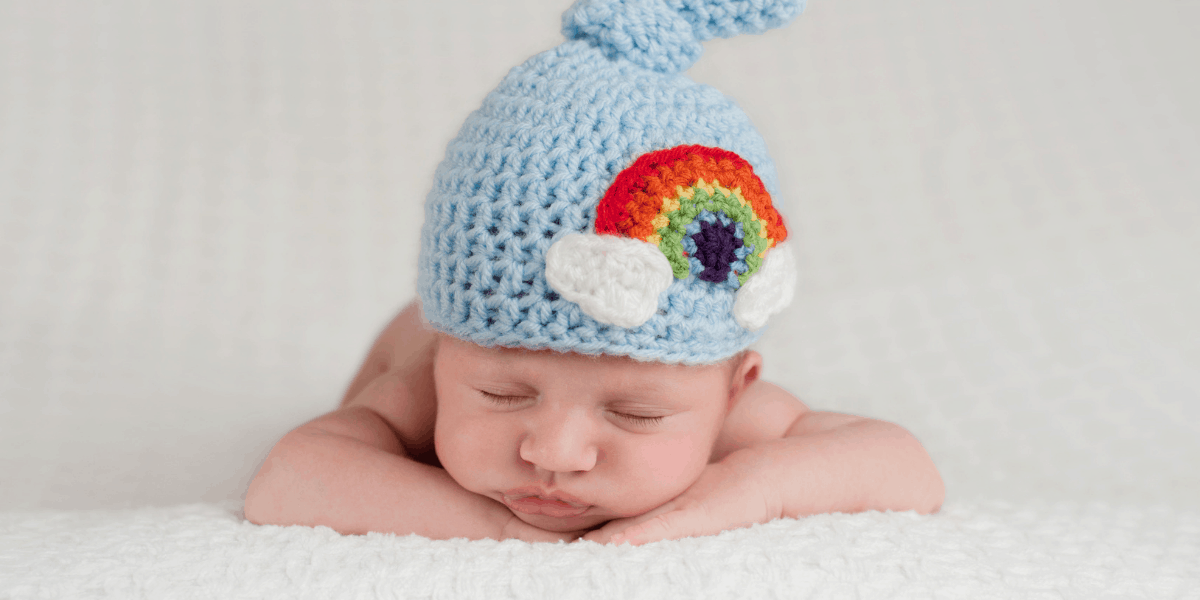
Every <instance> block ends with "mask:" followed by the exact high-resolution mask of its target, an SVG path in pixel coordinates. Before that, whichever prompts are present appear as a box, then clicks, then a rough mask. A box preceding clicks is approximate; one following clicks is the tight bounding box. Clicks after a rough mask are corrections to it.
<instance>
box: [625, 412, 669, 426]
mask: <svg viewBox="0 0 1200 600" xmlns="http://www.w3.org/2000/svg"><path fill="white" fill-rule="evenodd" d="M613 414H614V415H617V416H618V417H620V418H622V419H624V420H626V421H629V422H630V423H633V424H634V425H657V424H658V423H659V422H660V421H662V420H663V418H662V417H641V416H638V415H630V414H626V413H619V412H615V413H613Z"/></svg>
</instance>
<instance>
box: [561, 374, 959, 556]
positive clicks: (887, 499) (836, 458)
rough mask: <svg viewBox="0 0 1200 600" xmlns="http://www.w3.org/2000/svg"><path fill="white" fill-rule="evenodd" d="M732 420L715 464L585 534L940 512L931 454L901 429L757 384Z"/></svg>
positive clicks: (684, 531) (683, 532)
mask: <svg viewBox="0 0 1200 600" xmlns="http://www.w3.org/2000/svg"><path fill="white" fill-rule="evenodd" d="M741 394H742V396H741V397H740V398H739V399H738V402H737V404H736V405H735V408H734V410H733V411H732V412H731V413H730V415H729V418H728V419H727V420H726V423H725V426H724V429H723V431H722V434H721V437H720V439H719V440H718V443H717V447H716V448H715V449H714V456H713V462H711V463H710V464H709V466H708V468H707V469H706V470H705V471H704V472H703V473H702V474H701V477H700V479H699V480H697V481H696V483H695V484H693V485H692V487H690V488H688V490H687V491H685V492H684V493H683V494H681V495H680V496H679V497H678V498H675V499H674V500H672V501H670V502H668V503H666V504H664V505H663V506H661V507H659V508H657V509H655V510H653V511H650V512H648V513H646V514H644V515H641V516H639V517H633V518H629V519H621V520H617V521H612V522H610V523H609V524H607V525H605V526H604V527H602V528H601V529H599V530H596V531H593V532H591V533H589V534H587V535H586V536H585V537H584V539H588V540H593V541H597V542H602V543H603V542H607V541H612V542H616V543H622V542H630V543H634V544H641V543H647V542H651V541H655V540H660V539H673V538H681V537H689V536H695V535H711V534H715V533H719V532H721V531H724V530H727V529H734V528H737V527H745V526H748V525H752V524H754V523H765V522H767V521H770V520H772V519H777V518H780V517H801V516H805V515H812V514H819V513H830V512H843V513H851V512H860V511H865V510H881V511H882V510H895V511H904V510H914V511H916V512H919V513H923V514H928V513H933V512H937V510H938V509H939V508H940V507H941V504H942V500H943V498H944V496H945V488H944V486H943V484H942V479H941V476H940V475H939V474H938V471H937V468H936V467H934V465H933V461H932V460H931V459H930V458H929V455H928V453H926V452H925V449H924V448H923V447H922V446H921V444H920V443H919V442H918V441H917V440H916V438H915V437H913V436H912V434H910V433H909V432H908V431H906V430H905V429H904V428H902V427H899V426H897V425H894V424H892V423H887V422H884V421H878V420H874V419H867V418H864V417H856V416H851V415H845V414H838V413H830V412H816V411H811V410H809V409H808V408H807V407H806V406H804V404H803V403H801V402H800V401H799V400H798V399H796V398H795V397H794V396H792V395H791V394H789V393H788V392H786V391H784V390H783V389H782V388H780V387H778V386H775V385H772V384H770V383H766V382H763V381H757V380H754V381H751V382H749V384H748V385H747V386H746V388H745V389H744V390H743V391H742V392H741Z"/></svg>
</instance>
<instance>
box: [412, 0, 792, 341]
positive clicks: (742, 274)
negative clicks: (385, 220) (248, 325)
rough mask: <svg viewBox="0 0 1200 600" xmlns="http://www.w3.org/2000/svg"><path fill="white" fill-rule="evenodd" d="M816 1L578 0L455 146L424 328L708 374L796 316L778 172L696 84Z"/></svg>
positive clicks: (429, 240)
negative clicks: (731, 43) (728, 44)
mask: <svg viewBox="0 0 1200 600" xmlns="http://www.w3.org/2000/svg"><path fill="white" fill-rule="evenodd" d="M802 8H803V2H802V0H724V1H721V0H579V1H577V2H576V3H575V4H574V5H573V6H571V8H569V9H568V10H567V12H566V13H565V14H564V15H563V33H564V34H565V35H566V38H567V41H566V42H564V43H563V44H562V45H560V46H558V47H556V48H554V49H552V50H549V51H547V52H543V53H541V54H538V55H536V56H534V57H533V58H530V59H529V60H527V61H526V62H525V63H524V64H522V65H520V66H518V67H516V68H514V69H513V70H512V71H510V72H509V73H508V75H507V76H506V77H505V78H504V80H503V81H502V82H501V83H500V85H499V87H497V88H496V89H495V90H494V91H492V92H491V93H490V94H488V96H487V97H486V98H484V100H483V105H482V106H481V107H480V108H479V109H478V110H476V111H475V112H474V113H472V114H471V116H470V117H468V118H467V121H466V123H464V124H463V127H462V130H461V131H459V133H458V136H457V137H455V138H454V140H453V141H451V142H450V145H449V146H448V148H447V149H446V157H445V159H444V160H443V161H442V163H441V164H440V165H439V167H438V169H437V172H436V175H435V181H434V186H433V189H432V191H431V192H430V194H429V196H428V198H427V200H426V204H425V224H424V227H423V228H422V230H421V254H420V259H419V276H418V290H419V293H420V296H421V302H422V308H423V311H424V314H425V317H426V319H428V320H429V322H430V323H431V324H432V325H433V326H434V327H436V328H437V329H440V330H442V331H444V332H446V333H448V334H450V335H453V336H455V337H458V338H461V339H464V340H467V341H470V342H474V343H477V344H481V345H484V346H512V347H524V348H530V349H546V348H548V349H552V350H557V351H563V352H567V351H574V352H581V353H585V354H611V355H623V356H630V357H633V358H636V359H639V360H652V361H659V362H670V363H687V364H703V363H712V362H716V361H720V360H723V359H725V358H728V357H730V356H733V355H734V354H736V353H737V352H740V351H741V350H743V349H745V348H746V347H747V346H748V345H750V343H752V342H754V341H755V340H756V339H758V337H759V336H760V335H761V333H762V327H763V326H764V325H765V323H766V321H767V318H768V317H769V316H770V315H771V314H774V313H776V312H779V311H780V310H782V309H783V308H784V307H785V306H786V305H787V304H788V303H790V302H791V299H792V295H793V288H794V286H795V280H796V276H795V261H794V259H793V257H792V253H791V251H790V250H789V248H788V245H787V244H786V243H785V240H786V239H787V237H788V232H787V228H786V227H785V226H784V222H783V218H782V217H781V216H780V215H779V213H778V212H777V211H776V209H775V207H774V205H773V203H772V195H773V194H774V193H775V192H776V191H777V184H776V180H775V168H774V165H773V164H772V163H771V159H770V158H769V157H768V156H767V151H766V146H765V144H764V142H763V139H762V137H761V136H760V135H759V134H758V132H757V131H756V130H755V129H754V127H753V125H751V123H750V120H749V119H748V118H747V117H746V115H745V113H743V112H742V111H741V109H739V108H738V107H737V105H736V104H734V102H733V101H732V100H731V99H729V98H726V97H725V96H723V95H722V94H721V93H720V92H718V91H717V90H716V89H714V88H712V87H709V86H706V85H700V84H698V83H696V82H694V81H692V80H691V79H688V78H687V77H685V76H684V75H682V72H683V71H684V70H686V69H687V68H688V67H690V66H691V65H692V63H693V62H695V60H696V59H697V58H698V57H699V56H700V53H701V51H702V48H701V46H700V42H701V41H703V40H707V39H711V38H713V37H716V36H720V37H730V36H733V35H737V34H739V33H761V32H763V31H766V30H767V29H770V28H772V27H778V26H780V25H784V24H786V23H787V22H789V21H790V20H791V19H792V18H794V17H795V16H796V15H797V14H799V12H800V11H801V9H802Z"/></svg>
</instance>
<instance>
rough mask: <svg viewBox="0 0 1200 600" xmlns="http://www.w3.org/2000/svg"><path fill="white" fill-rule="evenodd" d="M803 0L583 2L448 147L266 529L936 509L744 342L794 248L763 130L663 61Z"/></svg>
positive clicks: (280, 460) (450, 533)
mask: <svg viewBox="0 0 1200 600" xmlns="http://www.w3.org/2000/svg"><path fill="white" fill-rule="evenodd" d="M800 8H801V6H800V2H798V1H797V0H765V1H763V2H753V3H748V2H744V1H738V0H723V1H722V0H691V1H687V2H678V1H671V0H579V1H578V2H576V3H575V5H573V6H572V7H571V8H570V9H568V11H567V12H566V14H564V15H563V31H564V33H565V34H566V37H567V41H566V42H564V43H563V44H561V45H560V46H558V47H556V48H554V49H552V50H549V51H547V52H544V53H542V54H539V55H537V56H534V57H533V58H531V59H529V60H528V61H526V62H525V63H524V64H522V65H520V66H518V67H516V68H515V69H513V70H512V71H511V72H509V74H508V75H507V76H506V77H505V78H504V79H503V81H502V82H501V83H500V85H499V87H497V88H496V89H495V90H494V91H493V92H491V93H490V94H489V95H488V96H487V97H486V98H485V99H484V101H483V105H482V106H481V107H480V108H479V109H478V110H477V111H475V112H474V113H472V114H471V116H470V117H469V118H468V119H467V122H466V123H465V124H464V125H463V127H462V129H461V131H460V132H459V134H458V136H457V137H456V138H454V140H453V141H451V142H450V145H449V147H448V148H447V151H446V156H445V159H444V160H443V161H442V163H441V165H440V166H439V167H438V169H437V172H436V174H435V176H434V177H435V180H434V184H433V188H432V191H431V192H430V193H429V196H428V197H427V199H426V203H425V222H424V226H423V228H422V232H421V250H420V257H419V276H418V293H419V301H415V302H413V303H412V304H410V305H409V306H408V307H406V308H405V309H404V310H403V311H401V313H400V314H399V315H398V316H397V317H396V318H395V319H393V320H392V322H391V323H390V324H389V325H388V326H387V328H386V329H385V330H384V332H383V333H382V334H381V335H380V336H379V338H378V340H377V341H376V342H375V344H374V346H373V348H372V349H371V351H370V353H369V355H368V356H367V359H366V361H365V362H364V364H363V366H362V368H361V369H360V371H359V373H358V375H357V376H356V377H355V378H354V380H353V382H352V383H351V385H350V388H349V390H348V391H347V392H346V395H345V397H344V398H343V400H342V403H341V406H340V407H339V408H338V409H337V410H335V411H333V412H330V413H328V414H326V415H324V416H321V417H319V418H317V419H315V420H313V421H311V422H309V423H306V424H304V425H302V426H300V427H298V428H297V429H295V430H293V431H292V432H290V433H288V434H287V436H285V437H284V438H283V439H282V440H281V441H280V442H279V443H278V444H276V445H275V447H274V448H273V449H272V450H271V453H270V455H269V456H268V457H267V459H266V461H265V462H264V463H263V466H262V468H261V469H260V471H259V472H258V474H257V475H256V476H255V478H254V480H253V481H252V482H251V484H250V488H249V490H248V492H247V494H246V503H245V514H246V518H247V519H249V520H250V521H252V522H254V523H259V524H278V525H294V524H298V525H309V526H315V525H325V526H328V527H331V528H333V529H335V530H337V531H339V532H342V533H346V534H361V533H366V532H369V531H376V532H391V533H397V534H401V535H405V534H411V533H416V534H419V535H423V536H427V537H430V538H435V539H449V538H456V537H465V538H470V539H483V538H492V539H508V538H516V539H522V540H526V541H558V540H567V541H569V540H577V539H583V540H592V541H596V542H601V543H617V544H620V543H631V544H643V543H648V542H652V541H657V540H663V539H673V538H681V537H688V536H697V535H710V534H715V533H719V532H721V531H724V530H728V529H733V528H738V527H746V526H749V525H752V524H755V523H765V522H767V521H770V520H772V519H777V518H781V517H799V516H803V515H810V514H816V513H823V512H855V511H863V510H915V511H918V512H921V513H931V512H934V511H937V510H938V508H939V507H940V505H941V503H942V499H943V496H944V488H943V485H942V481H941V478H940V476H939V475H938V472H937V469H936V468H935V467H934V466H933V463H932V461H931V460H930V458H929V456H928V454H927V453H926V452H925V450H924V449H923V448H922V447H921V444H920V443H919V442H917V440H916V439H915V438H913V436H912V435H911V434H909V433H908V432H907V431H905V430H904V429H903V428H901V427H898V426H896V425H893V424H890V423H886V422H882V421H877V420H873V419H867V418H863V417H856V416H850V415H842V414H836V413H828V412H819V411H812V410H809V409H808V408H807V407H806V406H805V405H804V404H803V403H801V402H800V401H799V400H797V399H796V398H795V397H793V396H792V395H790V394H789V393H787V392H786V391H784V390H783V389H781V388H779V387H777V386H775V385H772V384H770V383H767V382H766V381H765V380H764V379H763V378H762V374H763V369H764V367H763V358H762V356H760V355H759V354H758V353H757V352H755V351H753V350H750V349H749V346H750V345H751V344H752V343H753V342H755V341H756V340H757V339H758V338H759V337H760V336H761V334H762V332H763V330H764V328H765V327H766V325H767V322H768V320H769V319H770V317H771V316H772V315H775V314H777V313H779V312H780V311H782V310H783V309H784V308H785V307H786V306H787V305H788V304H789V303H790V301H791V299H792V296H793V288H794V286H795V282H796V263H795V259H794V257H793V254H792V250H791V245H790V244H789V243H788V239H789V231H788V228H787V226H786V223H785V221H784V219H783V217H782V216H781V215H780V214H779V212H778V210H777V208H776V205H775V203H774V202H773V198H774V195H775V193H776V192H777V182H776V177H775V171H774V167H773V164H772V162H771V160H770V158H769V156H768V155H767V152H766V147H765V144H764V141H763V139H762V137H761V136H760V135H759V133H758V132H757V131H756V130H755V129H754V127H753V126H752V125H751V124H750V121H749V119H748V118H747V117H746V115H745V114H744V113H743V112H742V111H741V110H740V109H739V108H738V107H737V106H736V104H734V102H733V101H732V100H730V99H728V98H726V97H724V96H723V95H722V94H721V93H720V92H718V91H717V90H715V89H713V88H711V87H708V86H704V85H700V84H697V83H695V82H693V81H691V80H690V79H688V78H687V77H685V76H684V75H683V74H682V72H683V71H684V70H686V69H687V68H688V67H689V66H690V65H691V64H692V63H693V62H694V61H695V59H696V58H697V57H698V56H699V54H700V51H701V49H700V42H701V41H703V40H706V39H709V38H712V37H714V36H722V37H729V36H732V35H735V34H738V33H759V32H762V31H764V30H766V29H768V28H771V27H776V26H780V25H783V24H785V23H787V22H788V21H790V20H791V19H792V18H793V17H794V16H795V15H796V14H798V13H799V11H800Z"/></svg>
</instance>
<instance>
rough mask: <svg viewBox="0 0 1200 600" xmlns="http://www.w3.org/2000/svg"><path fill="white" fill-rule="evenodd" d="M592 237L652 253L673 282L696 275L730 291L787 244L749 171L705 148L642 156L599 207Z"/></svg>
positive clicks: (680, 148) (775, 213) (679, 148)
mask: <svg viewBox="0 0 1200 600" xmlns="http://www.w3.org/2000/svg"><path fill="white" fill-rule="evenodd" d="M595 232H596V233H597V234H601V235H605V234H607V235H618V236H623V237H630V238H634V239H639V240H642V241H644V242H648V243H650V244H653V245H655V246H657V247H658V248H659V250H660V251H661V252H662V253H663V256H665V257H666V258H667V261H668V262H669V263H670V264H671V270H672V272H673V274H674V276H675V278H677V279H685V278H687V277H688V276H689V275H693V274H694V275H696V276H697V278H699V279H702V280H705V281H710V282H713V283H722V284H725V285H728V286H730V287H732V288H734V289H737V288H739V287H741V285H742V284H744V283H746V280H747V279H749V278H750V276H752V275H754V274H755V273H756V272H757V271H758V270H759V268H760V267H761V266H762V262H763V259H764V258H766V256H767V252H768V251H769V250H770V249H771V248H772V247H774V246H775V245H776V244H778V243H780V242H782V241H784V240H785V239H787V228H786V227H785V226H784V224H783V217H781V216H780V215H779V212H778V211H776V210H775V207H774V206H772V205H771V195H770V194H769V193H767V190H766V188H765V187H763V184H762V181H761V180H760V179H759V178H758V176H757V175H755V174H754V168H753V167H751V166H750V163H748V162H746V161H745V160H743V159H742V157H740V156H738V155H737V154H734V153H733V152H729V151H727V150H722V149H720V148H709V147H706V146H677V147H675V148H668V149H666V150H658V151H656V152H650V153H647V154H643V155H642V156H640V157H639V158H638V159H637V161H635V162H634V163H633V164H632V165H630V166H629V167H628V168H626V169H625V170H624V171H621V173H620V174H619V175H617V178H616V180H614V181H613V184H612V185H611V186H610V187H609V188H608V191H607V192H606V193H605V194H604V197H603V198H602V199H601V200H600V204H599V206H598V207H597V208H596V222H595Z"/></svg>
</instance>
